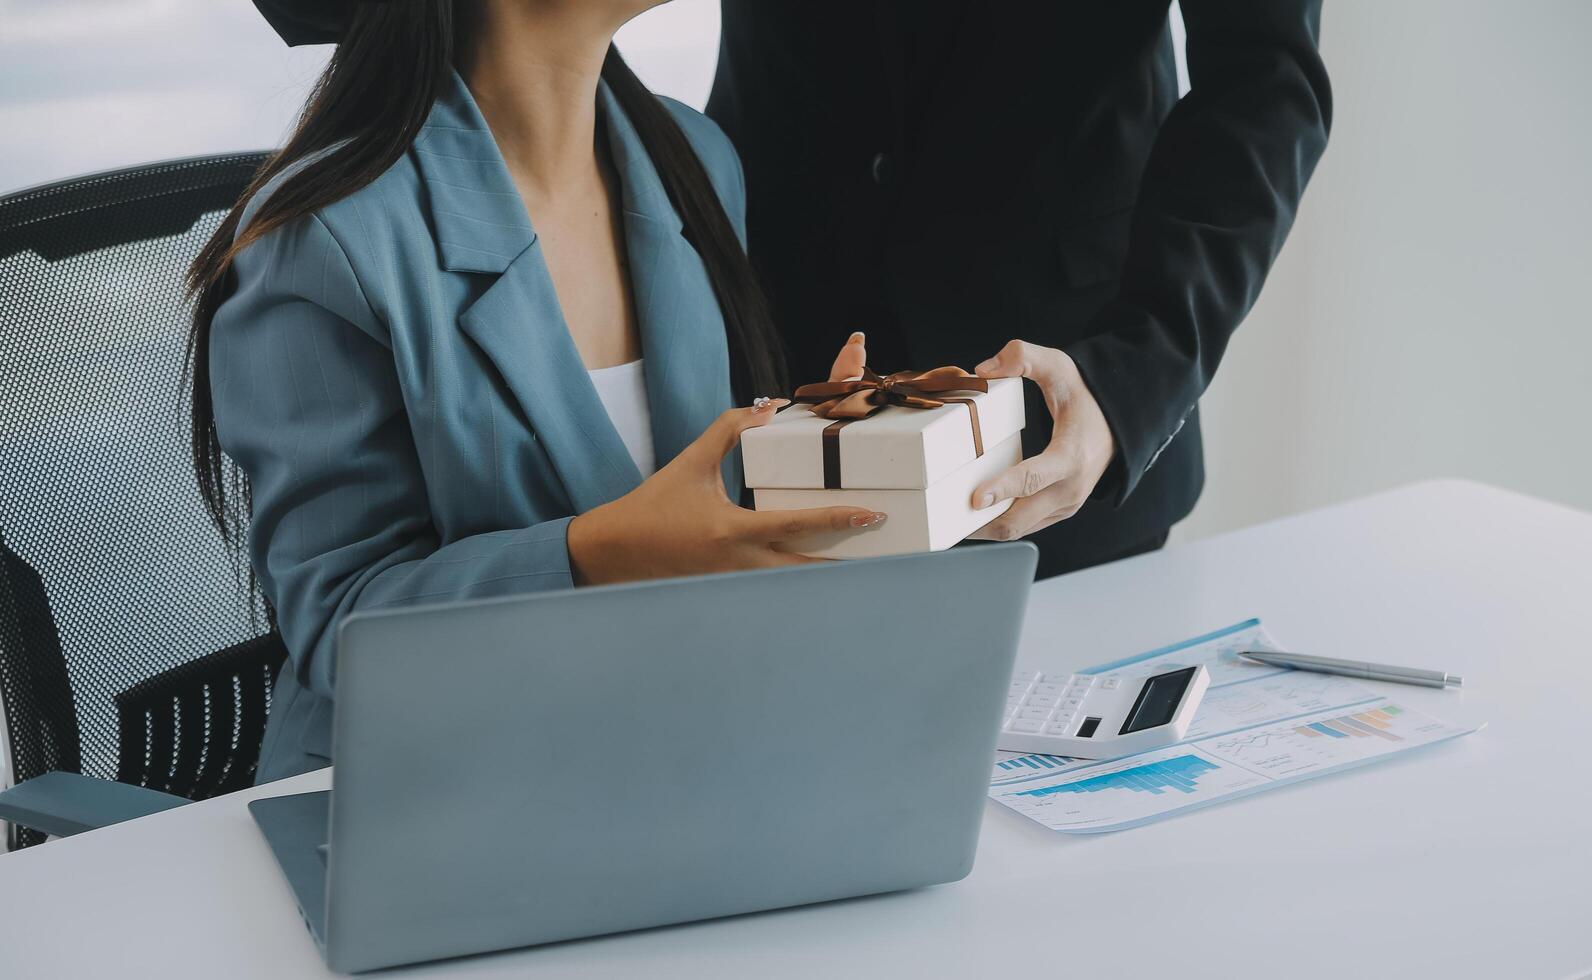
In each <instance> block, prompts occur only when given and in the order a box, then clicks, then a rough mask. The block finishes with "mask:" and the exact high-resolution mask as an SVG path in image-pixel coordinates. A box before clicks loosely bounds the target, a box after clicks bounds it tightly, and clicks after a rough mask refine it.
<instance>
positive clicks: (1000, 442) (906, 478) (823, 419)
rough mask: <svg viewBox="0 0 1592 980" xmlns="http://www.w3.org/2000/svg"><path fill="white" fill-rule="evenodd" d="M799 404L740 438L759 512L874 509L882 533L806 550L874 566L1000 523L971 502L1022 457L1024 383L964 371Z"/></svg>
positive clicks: (902, 376) (869, 375)
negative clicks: (877, 560)
mask: <svg viewBox="0 0 1592 980" xmlns="http://www.w3.org/2000/svg"><path fill="white" fill-rule="evenodd" d="M796 398H797V400H798V401H799V402H802V403H805V404H795V405H792V406H790V407H789V408H786V409H785V410H783V411H781V412H780V413H779V414H778V415H776V416H775V417H774V418H773V420H772V421H770V422H769V423H768V424H767V425H763V426H759V427H758V428H755V429H748V430H747V431H746V432H745V433H743V434H742V436H741V463H742V466H743V468H744V471H745V474H746V485H747V486H748V487H750V488H751V489H752V498H753V503H754V506H755V507H756V509H757V510H759V511H776V510H799V509H805V508H810V507H832V506H854V507H866V508H868V509H870V510H874V511H878V512H880V513H883V514H887V515H889V519H888V520H887V521H885V523H884V524H883V525H882V526H880V527H877V528H871V529H868V530H865V531H853V532H849V533H846V532H836V533H834V534H820V535H812V536H810V537H805V538H803V539H802V541H801V548H800V553H801V554H804V555H810V556H813V557H819V558H869V557H874V556H877V555H894V554H902V553H906V552H913V551H940V550H942V549H945V548H949V547H950V546H951V545H953V544H956V543H957V542H958V541H961V540H962V539H963V538H965V537H967V536H968V535H969V534H971V533H972V532H974V531H976V530H978V529H979V528H980V527H983V526H984V525H985V524H987V523H989V522H990V521H991V520H993V519H994V518H996V517H998V516H1000V514H1002V513H1004V512H1005V510H1006V509H1007V508H1008V507H1010V506H1011V501H1010V500H1003V501H1001V502H999V503H997V504H995V505H993V506H991V507H985V508H983V509H977V508H974V507H973V505H972V496H973V491H974V489H976V488H977V487H978V485H979V484H980V483H983V482H984V481H985V480H987V479H989V478H990V477H992V476H995V475H996V474H998V473H1000V472H1001V471H1002V470H1005V469H1007V468H1008V467H1011V466H1013V465H1015V464H1017V463H1018V462H1019V461H1021V460H1022V455H1023V451H1022V445H1021V432H1022V428H1023V388H1022V379H1020V378H997V379H992V380H988V381H986V380H984V379H980V378H975V377H971V376H969V375H966V374H964V373H963V372H961V371H960V369H957V368H938V369H936V370H934V371H929V372H924V373H922V374H919V373H915V372H899V373H897V374H892V375H885V376H880V375H877V374H874V373H873V372H871V371H868V372H866V373H865V374H864V376H863V377H862V378H861V379H859V380H856V381H848V382H831V383H828V384H821V385H806V386H803V387H802V388H798V389H797V391H796Z"/></svg>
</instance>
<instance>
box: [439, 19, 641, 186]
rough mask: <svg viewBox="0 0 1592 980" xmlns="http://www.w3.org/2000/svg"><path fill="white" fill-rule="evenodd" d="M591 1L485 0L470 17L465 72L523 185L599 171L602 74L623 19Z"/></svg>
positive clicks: (581, 179)
mask: <svg viewBox="0 0 1592 980" xmlns="http://www.w3.org/2000/svg"><path fill="white" fill-rule="evenodd" d="M585 6H586V5H584V4H578V3H577V4H567V5H549V6H547V7H544V6H542V5H539V4H527V3H524V2H523V0H483V2H481V3H480V4H479V5H478V7H477V8H476V10H475V11H474V17H473V18H472V23H471V24H470V25H469V29H470V32H471V39H470V43H469V44H468V45H466V51H465V53H464V55H463V57H462V58H461V64H460V75H461V76H462V77H463V78H464V82H465V84H466V85H468V86H469V88H470V93H471V95H473V96H474V97H475V101H476V105H478V106H479V107H480V108H481V114H482V116H484V117H485V119H486V122H487V126H488V127H490V128H491V130H492V135H493V137H494V138H495V139H496V140H497V144H498V148H499V150H501V151H502V153H503V158H504V160H505V162H506V163H508V165H509V170H510V171H511V172H512V173H513V174H514V175H515V177H516V182H528V183H529V184H530V185H531V186H529V187H523V186H522V192H524V191H529V192H532V193H534V194H535V195H536V196H542V195H543V194H547V193H549V192H551V191H552V189H554V188H559V187H565V188H567V187H569V186H570V185H571V184H572V183H576V184H578V183H585V182H588V181H591V180H593V179H600V177H599V171H598V163H597V158H596V154H595V152H594V151H593V148H594V146H595V139H596V127H597V122H596V120H597V80H598V77H599V75H600V74H601V72H602V66H603V59H604V58H605V57H606V56H607V54H608V45H609V43H610V42H611V41H612V40H613V35H614V31H616V30H618V28H619V24H617V23H612V24H610V23H607V22H606V21H605V20H604V18H603V17H602V16H601V14H600V12H598V11H592V10H587V9H582V8H584V7H585ZM593 6H597V7H601V6H603V5H601V4H598V5H593Z"/></svg>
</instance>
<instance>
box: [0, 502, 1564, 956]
mask: <svg viewBox="0 0 1592 980" xmlns="http://www.w3.org/2000/svg"><path fill="white" fill-rule="evenodd" d="M1589 562H1592V515H1588V514H1583V513H1579V512H1576V511H1571V510H1567V509H1563V508H1560V507H1556V506H1552V505H1549V504H1545V503H1541V502H1538V501H1534V500H1531V499H1528V498H1524V497H1520V496H1515V495H1512V494H1507V493H1504V492H1502V491H1498V490H1493V489H1489V488H1486V487H1481V486H1477V485H1474V484H1465V483H1431V484H1422V485H1418V486H1413V487H1408V488H1405V489H1402V490H1398V491H1394V492H1392V493H1388V494H1383V495H1380V496H1376V497H1372V498H1368V499H1365V500H1361V501H1357V502H1354V503H1350V504H1346V505H1343V506H1339V507H1335V508H1331V509H1328V510H1323V511H1318V512H1315V513H1311V514H1306V515H1304V516H1301V517H1295V518H1290V519H1287V520H1283V521H1277V522H1274V523H1271V524H1266V525H1262V526H1259V527H1255V528H1250V529H1248V530H1244V531H1240V532H1237V533H1234V534H1229V535H1225V536H1223V537H1219V538H1214V539H1211V540H1207V541H1202V542H1198V543H1196V544H1193V545H1188V546H1183V547H1177V548H1173V549H1171V550H1168V551H1166V552H1163V553H1161V554H1156V555H1150V556H1146V557H1142V558H1137V559H1132V560H1130V561H1126V562H1120V563H1117V564H1115V565H1110V566H1106V567H1103V568H1099V569H1094V570H1092V571H1089V572H1085V573H1082V574H1078V575H1073V576H1068V577H1066V578H1063V579H1059V580H1053V581H1050V582H1047V583H1043V584H1041V585H1039V586H1037V587H1036V588H1035V590H1034V595H1033V601H1032V602H1031V604H1030V609H1029V614H1028V621H1027V628H1026V634H1025V637H1024V651H1023V656H1024V658H1025V659H1026V660H1029V661H1036V662H1044V663H1048V664H1050V665H1053V666H1055V667H1080V666H1083V665H1085V664H1086V663H1089V662H1096V661H1101V660H1104V659H1108V658H1113V657H1116V656H1118V655H1123V654H1128V653H1132V652H1135V651H1138V650H1140V649H1147V648H1149V647H1152V646H1156V645H1159V644H1161V643H1163V642H1166V641H1169V640H1175V639H1178V638H1181V637H1185V636H1191V635H1194V634H1197V633H1201V632H1204V631H1206V630H1209V629H1212V628H1215V627H1219V626H1223V625H1226V624H1228V623H1232V622H1236V621H1238V620H1241V619H1244V618H1246V617H1248V616H1252V615H1258V616H1262V617H1264V619H1265V620H1266V622H1267V624H1268V625H1269V626H1270V627H1271V628H1272V629H1273V631H1274V632H1275V634H1276V636H1277V637H1278V638H1279V639H1280V640H1281V641H1282V642H1284V643H1288V644H1293V645H1295V646H1297V647H1299V648H1302V649H1308V650H1312V651H1316V652H1320V653H1329V654H1330V653H1337V654H1349V653H1357V652H1362V651H1363V652H1364V654H1365V656H1367V657H1371V658H1372V659H1385V660H1392V661H1400V662H1402V661H1408V662H1410V663H1423V664H1430V665H1431V666H1434V667H1439V668H1442V669H1446V670H1450V671H1456V672H1459V673H1462V674H1464V676H1465V684H1466V686H1465V689H1464V691H1463V692H1462V693H1459V692H1442V691H1429V690H1424V689H1417V688H1401V689H1399V691H1398V694H1399V696H1400V697H1401V698H1403V699H1405V700H1406V701H1407V702H1409V703H1410V704H1412V705H1413V706H1415V707H1417V708H1421V709H1425V710H1429V711H1431V712H1433V713H1434V714H1437V715H1439V716H1440V717H1443V718H1446V719H1451V720H1456V721H1457V720H1463V719H1476V720H1481V719H1485V720H1487V721H1488V722H1489V725H1488V727H1487V729H1486V730H1485V731H1483V732H1481V733H1480V734H1477V735H1471V736H1467V737H1466V738H1463V739H1460V740H1459V741H1457V742H1453V743H1449V744H1446V745H1440V746H1435V747H1433V748H1430V749H1427V750H1424V751H1423V752H1419V753H1412V754H1411V755H1410V756H1408V757H1406V758H1402V759H1399V760H1396V761H1392V762H1388V763H1384V764H1382V765H1379V766H1372V767H1368V768H1364V769H1360V770H1357V771H1354V772H1351V773H1344V774H1340V775H1337V776H1332V777H1327V778H1324V779H1319V780H1315V781H1313V782H1309V783H1305V784H1302V785H1296V786H1292V787H1288V788H1284V789H1280V790H1277V791H1274V792H1270V793H1266V794H1263V795H1261V796H1257V797H1254V798H1251V799H1248V800H1243V801H1239V802H1236V803H1232V804H1228V805H1225V806H1217V807H1213V808H1210V809H1207V810H1203V811H1200V812H1196V813H1192V814H1189V815H1187V816H1183V817H1178V818H1175V819H1172V820H1169V821H1167V822H1164V823H1160V824H1155V825H1152V826H1148V827H1143V828H1140V829H1137V830H1130V831H1126V832H1124V833H1121V834H1116V835H1105V836H1101V837H1092V838H1087V837H1086V838H1075V837H1067V836H1063V835H1059V834H1053V833H1050V832H1049V831H1046V830H1044V829H1043V828H1041V827H1039V826H1038V825H1037V824H1032V823H1029V822H1028V821H1026V820H1024V819H1022V818H1020V817H1018V816H1016V815H1015V814H1012V813H1010V812H1007V811H1005V810H1003V809H1001V808H999V807H997V806H995V805H993V804H991V805H990V808H989V810H988V813H987V817H986V821H985V825H984V833H983V838H982V840H981V842H980V846H979V853H978V864H977V867H976V868H975V870H974V872H973V874H972V876H971V877H970V878H968V879H967V880H966V881H964V882H961V883H958V884H954V885H947V886H941V887H938V888H930V889H924V890H920V891H917V892H910V893H904V894H897V895H890V896H882V897H878V898H871V899H863V900H858V901H851V902H838V903H832V904H829V905H824V906H816V907H808V908H804V909H795V910H790V911H784V912H774V913H768V914H763V915H755V916H746V917H742V918H739V919H733V920H721V921H717V922H708V923H700V924H696V925H688V926H681V927H675V928H670V929H660V930H653V931H651V932H643V933H634V934H629V935H624V936H617V937H610V938H606V939H597V940H589V941H585V942H576V943H566V944H563V945H560V946H553V947H547V948H544V949H539V950H526V951H518V952H513V953H507V954H499V955H495V956H484V957H476V958H472V959H467V960H462V961H454V962H452V963H445V964H441V965H430V966H426V967H422V968H419V969H416V970H413V971H409V972H406V973H405V974H404V975H406V976H407V975H410V973H414V974H415V975H422V976H434V975H435V976H444V975H445V976H463V977H509V976H516V977H517V976H531V975H534V976H536V977H539V978H554V977H613V976H626V975H633V976H638V977H647V978H649V980H650V978H663V977H680V978H698V977H708V976H737V977H739V976H755V977H812V976H816V975H824V974H827V975H830V976H840V977H850V976H912V977H933V976H958V977H961V976H972V975H979V974H987V973H992V972H993V970H994V969H1004V968H1017V969H1019V970H1020V971H1021V972H1022V973H1024V974H1031V975H1037V976H1073V977H1082V978H1090V980H1098V978H1106V977H1125V976H1126V977H1131V976H1175V977H1221V978H1228V977H1245V976H1253V977H1268V978H1269V977H1323V978H1332V980H1344V978H1346V977H1359V976H1376V977H1421V978H1424V977H1450V978H1455V977H1486V978H1498V977H1540V978H1555V980H1557V978H1564V977H1570V976H1579V975H1582V973H1583V972H1584V971H1587V970H1588V969H1589V968H1592V930H1589V929H1588V928H1587V921H1586V916H1587V912H1588V910H1589V909H1592V900H1589V894H1592V834H1589V833H1588V831H1589V830H1592V764H1589V762H1588V758H1587V756H1588V753H1589V752H1592V711H1589V708H1592V696H1589V693H1588V692H1589V691H1592V649H1589V646H1592V644H1589V643H1588V639H1587V638H1588V626H1589V623H1588V613H1589V611H1592V603H1589V602H1588V599H1589V597H1592V565H1589ZM328 778H329V777H328V775H327V774H326V773H325V772H322V773H312V774H309V775H306V776H300V777H297V778H296V779H292V780H287V781H284V782H281V783H276V784H273V785H271V786H267V787H264V788H262V789H259V790H254V791H249V792H244V793H236V794H233V795H232V796H228V797H224V798H221V799H217V800H212V801H209V802H206V803H200V804H195V805H193V806H188V807H183V808H181V809H178V810H175V811H172V812H169V813H164V814H159V815H156V816H153V817H148V818H145V819H143V820H137V821H134V822H131V823H127V824H122V825H120V826H116V827H110V828H107V829H105V830H101V831H96V832H94V833H90V834H85V835H82V836H79V837H75V838H72V839H69V840H65V841H59V842H56V843H52V844H49V845H46V846H44V847H39V848H35V849H33V850H31V851H24V852H21V853H19V854H15V855H10V856H4V857H0V976H4V977H46V976H63V977H65V976H73V977H87V976H93V977H116V976H155V975H158V976H161V977H204V978H211V977H217V976H229V977H244V976H257V977H271V978H290V977H300V976H304V977H319V976H323V975H325V970H324V968H323V967H322V966H321V963H320V960H319V959H318V957H317V954H316V952H315V949H314V947H313V945H312V943H311V941H310V938H309V935H308V934H307V933H306V932H305V930H304V927H303V926H302V925H301V924H300V922H299V919H298V914H297V912H296V910H295V906H294V904H293V898H292V895H291V894H290V892H289V891H288V888H287V885H286V884H285V883H284V881H283V880H282V879H281V877H280V875H279V872H278V870H277V867H276V865H275V863H274V862H273V860H272V858H271V855H270V853H269V851H268V850H267V849H266V846H265V843H264V842H263V841H262V840H261V839H260V836H259V834H258V833H257V832H256V831H255V828H254V825H253V823H252V821H251V820H250V818H249V816H248V814H247V812H246V811H245V809H244V805H243V804H244V801H245V800H247V799H250V798H252V797H255V796H262V795H273V794H280V793H285V792H300V791H304V790H310V789H317V788H321V787H324V786H326V785H327V782H328ZM527 887H534V885H528V886H527ZM1124 909H1130V910H1133V911H1131V912H1124V911H1123V910H1124Z"/></svg>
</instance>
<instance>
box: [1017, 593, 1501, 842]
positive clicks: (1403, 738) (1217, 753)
mask: <svg viewBox="0 0 1592 980" xmlns="http://www.w3.org/2000/svg"><path fill="white" fill-rule="evenodd" d="M1280 649H1281V648H1280V647H1278V646H1276V645H1275V644H1274V643H1272V642H1271V639H1270V637H1268V636H1267V635H1266V631H1265V629H1264V627H1262V626H1261V624H1260V620H1258V619H1252V620H1249V621H1248V622H1244V623H1239V624H1237V625H1236V626H1230V627H1228V628H1227V629H1224V630H1219V631H1217V632H1215V633H1211V634H1208V635H1206V636H1201V637H1196V638H1195V639H1192V640H1187V641H1185V642H1183V643H1178V644H1174V645H1173V646H1170V647H1163V648H1162V649H1160V650H1152V651H1151V652H1149V653H1146V654H1141V655H1139V656H1137V657H1130V658H1128V659H1127V660H1120V661H1117V662H1115V663H1109V664H1103V665H1101V666H1099V667H1094V668H1090V669H1089V670H1085V671H1081V672H1080V673H1086V674H1114V675H1118V676H1121V677H1125V678H1126V677H1146V676H1149V675H1150V674H1158V673H1161V672H1163V671H1167V670H1174V669H1176V668H1177V667H1180V666H1192V665H1194V664H1204V665H1205V667H1206V669H1207V670H1208V671H1209V672H1210V675H1211V686H1210V690H1209V691H1207V692H1206V694H1205V699H1204V700H1203V701H1202V702H1201V703H1200V707H1199V712H1198V713H1197V714H1196V715H1195V716H1194V723H1193V725H1192V726H1191V727H1190V729H1189V733H1188V737H1187V738H1185V739H1184V740H1183V741H1181V742H1179V743H1177V744H1176V745H1170V746H1167V747H1165V748H1160V749H1155V750H1153V751H1150V752H1144V753H1140V754H1139V755H1134V756H1129V757H1127V758H1123V759H1114V760H1111V761H1107V762H1098V761H1089V760H1080V759H1066V758H1062V757H1060V756H1050V755H1022V754H1019V753H1001V755H1000V757H999V758H998V759H997V760H996V763H995V770H994V773H993V775H992V776H991V781H990V790H989V795H990V797H991V798H992V799H994V800H995V801H996V802H998V803H1001V804H1002V805H1004V806H1007V807H1010V808H1011V809H1013V810H1016V811H1017V812H1018V813H1021V814H1023V815H1024V816H1027V817H1030V818H1032V819H1034V820H1037V821H1038V822H1040V823H1042V824H1044V825H1045V826H1046V827H1049V828H1050V829H1052V830H1059V831H1062V832H1065V833H1071V834H1094V833H1105V832H1107V831H1113V830H1126V829H1128V828H1129V827H1137V826H1140V825H1141V824H1146V823H1151V822H1153V821H1156V820H1160V819H1163V818H1165V817H1170V816H1172V815H1174V814H1178V813H1184V812H1187V811H1189V810H1193V809H1196V808H1198V807H1202V806H1209V805H1210V804H1212V803H1220V802H1223V801H1226V800H1231V799H1234V798H1236V797H1240V796H1246V795H1248V794H1250V793H1258V792H1261V791H1262V790H1266V789H1270V788H1271V787H1274V786H1281V785H1284V784H1287V783H1292V782H1298V781H1299V780H1302V779H1310V778H1311V777H1313V776H1321V775H1325V774H1326V773H1330V772H1337V771H1339V770H1342V769H1348V768H1351V767H1353V766H1359V765H1364V764H1366V763H1370V762H1376V761H1378V760H1381V759H1385V758H1388V757H1390V756H1393V755H1397V754H1398V753H1400V752H1407V751H1409V750H1410V749H1414V748H1419V747H1421V746H1423V745H1431V744H1433V743H1434V742H1441V741H1444V740H1446V739H1450V738H1455V737H1457V736H1460V735H1467V734H1469V733H1471V732H1473V731H1477V730H1478V729H1479V728H1480V727H1481V726H1472V727H1468V728H1467V727H1461V726H1456V725H1449V724H1446V723H1444V722H1441V721H1438V720H1437V719H1435V718H1432V717H1429V716H1427V715H1424V714H1421V713H1420V712H1418V711H1414V710H1411V709H1409V708H1406V707H1404V706H1403V705H1401V704H1399V703H1398V701H1397V700H1396V699H1395V698H1389V697H1385V696H1384V695H1382V694H1381V693H1380V692H1378V691H1375V690H1373V689H1371V688H1369V687H1366V686H1365V685H1364V684H1361V683H1359V682H1356V681H1352V680H1348V679H1345V678H1343V677H1336V676H1333V675H1330V674H1312V673H1306V672H1305V671H1301V670H1292V669H1289V668H1286V667H1268V666H1265V665H1262V664H1257V663H1254V662H1252V661H1248V660H1244V659H1241V658H1240V657H1239V656H1238V653H1239V652H1240V651H1243V650H1280Z"/></svg>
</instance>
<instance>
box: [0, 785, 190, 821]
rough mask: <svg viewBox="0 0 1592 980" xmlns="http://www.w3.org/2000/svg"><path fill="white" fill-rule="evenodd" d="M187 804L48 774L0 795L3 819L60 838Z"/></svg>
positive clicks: (131, 789) (158, 794) (179, 799)
mask: <svg viewBox="0 0 1592 980" xmlns="http://www.w3.org/2000/svg"><path fill="white" fill-rule="evenodd" d="M187 802H189V801H188V800H186V799H183V798H182V797H180V796H173V795H171V794H170V793H162V792H160V791H159V790H153V789H145V788H144V787H142V786H129V785H128V784H126V783H117V782H112V781H110V780H108V779H94V778H92V777H89V776H80V775H78V774H77V773H75V772H47V773H45V774H44V775H42V776H35V777H34V778H32V779H30V780H28V781H27V782H24V783H18V784H17V785H15V786H13V787H11V788H10V789H8V790H4V791H0V820H6V821H9V822H11V823H14V824H17V825H18V826H21V827H29V828H32V829H33V830H38V831H42V832H44V833H46V834H52V835H54V836H56V837H69V836H71V835H72V834H81V833H82V832H83V831H85V830H94V829H96V828H99V827H108V826H110V825H111V824H113V823H121V822H122V821H123V820H131V819H133V818H134V817H144V816H148V815H149V814H151V813H159V812H160V811H162V810H170V809H172V808H173V807H179V806H182V805H183V804H184V803H187Z"/></svg>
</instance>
